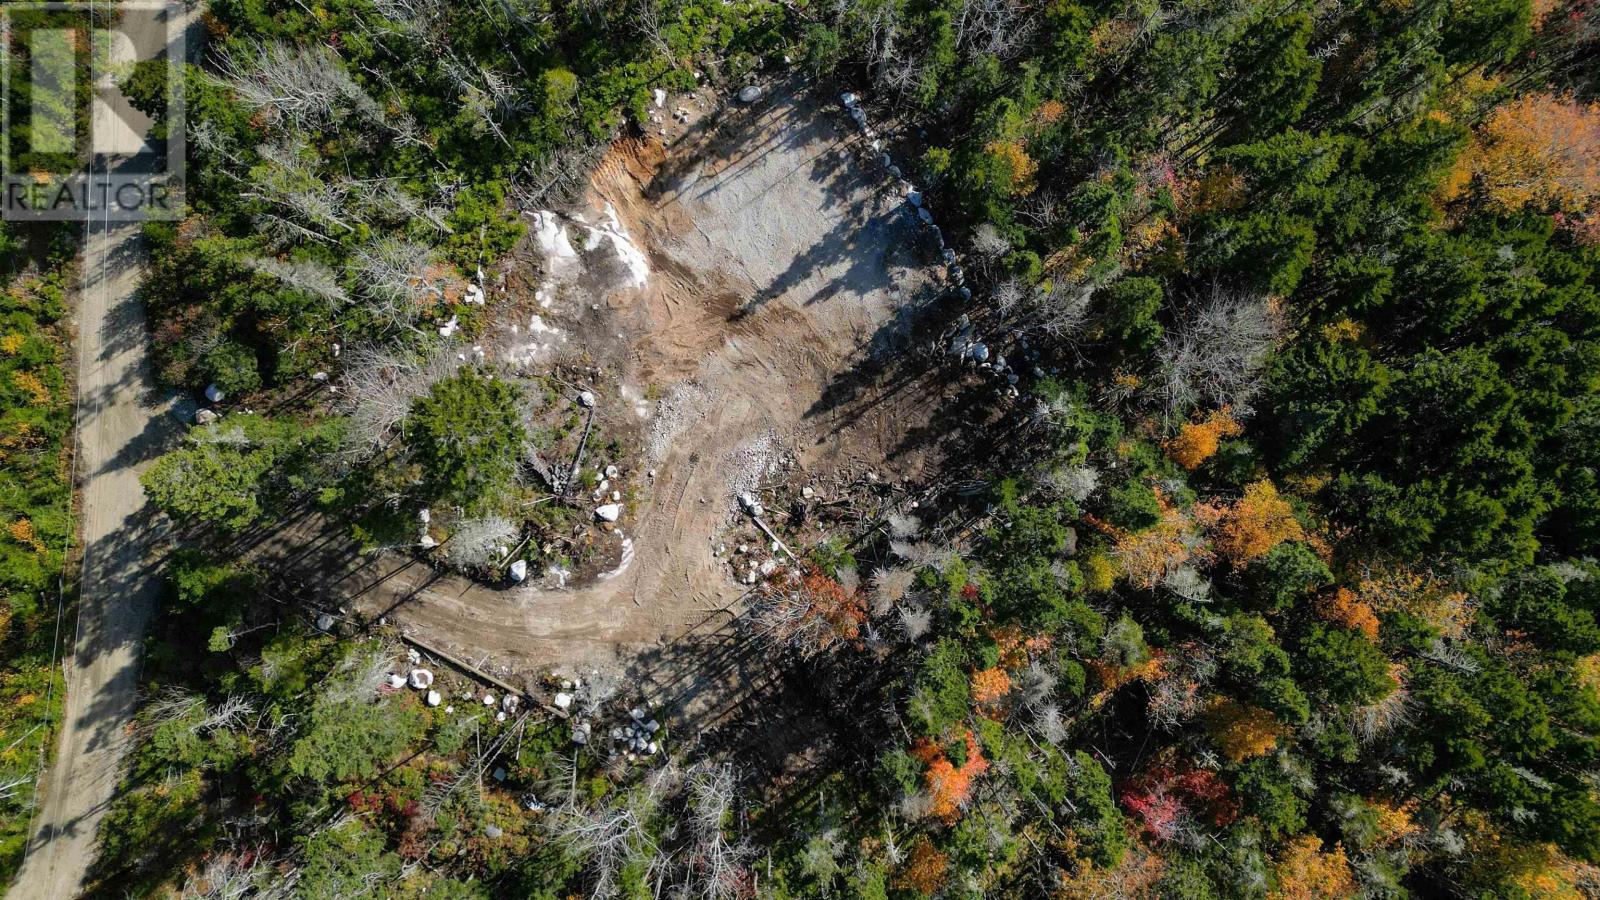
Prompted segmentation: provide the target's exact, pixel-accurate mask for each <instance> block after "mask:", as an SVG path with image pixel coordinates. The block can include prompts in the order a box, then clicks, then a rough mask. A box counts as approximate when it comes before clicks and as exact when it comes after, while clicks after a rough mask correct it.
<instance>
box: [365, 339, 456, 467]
mask: <svg viewBox="0 0 1600 900" xmlns="http://www.w3.org/2000/svg"><path fill="white" fill-rule="evenodd" d="M462 365H463V363H462V362H461V360H459V359H457V358H456V355H455V354H453V353H448V352H441V353H435V354H434V355H432V356H427V357H420V356H417V355H415V354H410V353H405V352H402V351H395V350H387V349H383V348H380V347H375V346H371V345H360V346H356V347H352V348H350V350H349V351H348V352H346V353H345V355H344V372H343V375H342V376H341V378H340V385H341V387H342V388H343V389H342V390H341V391H340V394H341V395H342V396H343V397H345V398H346V399H345V405H344V407H343V412H344V414H345V418H346V421H347V423H348V427H347V432H346V434H347V437H346V441H345V445H344V452H345V454H346V455H347V456H348V457H349V458H350V460H351V461H353V462H360V461H362V460H366V459H370V458H371V457H372V456H373V454H375V453H377V452H378V451H380V450H382V449H383V448H384V447H385V446H387V444H388V442H389V440H390V439H391V437H392V436H393V435H394V434H395V432H396V430H397V429H398V428H399V426H400V423H401V422H402V421H403V420H404V419H405V417H406V416H407V415H408V414H409V413H410V412H411V404H412V402H413V401H415V400H416V398H418V397H421V396H422V395H424V394H426V393H427V392H428V391H429V390H430V389H431V388H432V387H433V385H434V384H435V383H436V382H438V381H440V380H443V379H445V378H448V377H450V375H452V374H454V373H455V372H456V371H457V370H458V369H459V368H460V367H461V366H462Z"/></svg>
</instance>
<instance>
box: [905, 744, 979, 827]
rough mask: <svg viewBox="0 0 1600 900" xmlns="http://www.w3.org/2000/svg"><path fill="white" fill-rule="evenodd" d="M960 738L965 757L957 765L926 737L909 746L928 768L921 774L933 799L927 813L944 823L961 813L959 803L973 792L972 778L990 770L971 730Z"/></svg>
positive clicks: (961, 803) (963, 801)
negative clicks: (962, 741) (962, 742)
mask: <svg viewBox="0 0 1600 900" xmlns="http://www.w3.org/2000/svg"><path fill="white" fill-rule="evenodd" d="M962 739H963V740H964V741H965V742H966V752H967V758H966V759H965V760H964V761H963V762H962V763H961V765H960V767H957V766H956V764H955V763H953V762H951V761H950V758H949V757H948V756H946V755H945V752H944V750H943V749H942V748H940V746H939V745H938V744H937V743H935V742H933V741H931V740H929V739H927V738H923V739H922V740H920V741H918V742H917V743H916V746H914V747H912V748H911V755H912V756H915V757H916V758H917V759H919V760H922V762H923V763H924V764H925V765H927V767H928V769H927V771H926V772H925V773H923V777H924V778H925V779H926V781H927V783H928V794H929V796H930V797H931V798H932V801H933V803H932V806H931V807H930V808H929V812H930V813H932V814H933V815H935V816H938V817H939V818H941V819H944V820H945V821H946V822H953V821H955V819H956V817H957V816H958V815H960V813H961V807H962V805H963V804H965V803H966V802H967V797H968V796H970V795H971V793H972V780H973V779H974V778H977V777H978V776H979V775H982V774H983V773H984V772H987V771H989V761H988V760H987V759H984V758H983V749H982V748H981V747H979V746H978V741H977V739H976V738H974V737H973V736H972V732H971V731H967V732H965V733H964V734H963V735H962Z"/></svg>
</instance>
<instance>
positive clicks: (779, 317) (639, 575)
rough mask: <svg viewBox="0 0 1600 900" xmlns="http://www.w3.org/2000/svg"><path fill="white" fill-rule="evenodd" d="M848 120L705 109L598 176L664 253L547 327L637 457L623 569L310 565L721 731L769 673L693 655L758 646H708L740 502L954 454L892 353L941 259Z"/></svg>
mask: <svg viewBox="0 0 1600 900" xmlns="http://www.w3.org/2000/svg"><path fill="white" fill-rule="evenodd" d="M842 124H843V123H842V122H838V121H835V117H834V116H833V114H832V113H830V112H829V111H827V110H824V109H819V108H818V107H817V105H816V104H815V103H814V102H813V101H812V100H811V99H809V98H808V96H807V95H805V94H803V93H796V92H792V91H791V92H784V91H778V92H775V94H774V95H773V96H772V97H771V99H768V100H764V101H762V102H760V103H757V104H754V105H752V106H729V107H724V108H721V109H718V110H715V111H712V112H710V113H707V114H706V115H704V116H703V117H701V118H699V119H697V120H696V121H694V122H693V123H691V125H690V127H689V128H688V129H687V131H686V132H685V133H683V134H682V135H681V136H679V137H678V138H677V139H676V140H675V141H674V142H673V143H672V145H671V146H670V147H667V148H663V147H662V146H661V140H660V139H659V138H656V137H652V138H650V139H648V140H629V141H623V142H619V143H618V144H617V145H616V146H615V147H614V148H613V149H612V151H611V152H610V153H609V154H608V155H607V156H606V158H605V160H604V161H603V162H602V164H601V165H600V167H599V168H598V169H597V171H596V172H595V173H594V176H593V184H592V198H591V203H590V206H591V212H589V213H585V216H586V217H592V215H593V212H592V211H593V210H599V209H602V208H603V207H604V206H605V205H606V204H609V205H610V208H611V209H613V210H614V211H615V214H616V217H617V219H618V220H619V221H620V224H621V226H622V227H623V228H625V229H626V231H627V233H628V234H629V235H630V236H631V239H632V240H633V242H634V243H636V244H637V245H638V247H639V248H640V250H642V251H643V253H644V254H645V256H646V258H647V259H648V261H649V266H650V270H651V272H650V278H649V282H648V284H647V286H646V287H644V288H643V289H630V290H623V291H610V292H607V293H606V295H605V296H590V297H575V296H565V297H563V298H562V301H561V303H558V304H553V305H547V306H546V307H545V313H544V314H543V317H544V318H543V320H542V321H544V322H547V323H549V327H553V328H556V329H559V330H561V331H562V332H563V333H564V334H565V336H566V341H565V345H564V346H565V350H564V351H563V352H565V353H567V354H569V355H568V357H567V358H568V361H569V362H570V361H572V354H577V355H579V356H581V357H582V359H581V362H582V363H583V364H584V365H586V366H588V369H587V371H589V372H591V373H592V374H593V378H594V386H595V388H596V390H597V391H598V392H599V393H600V395H601V396H600V402H599V404H598V407H597V408H598V410H599V411H598V414H597V415H598V417H599V420H600V421H601V423H602V425H603V427H604V428H605V429H606V431H607V433H608V434H611V435H613V436H616V435H627V436H628V439H627V440H628V442H630V443H631V444H632V445H633V446H636V447H637V448H638V453H637V455H636V456H635V457H634V458H631V459H625V460H615V461H613V462H615V463H616V464H617V465H619V467H621V469H622V470H623V473H622V477H623V479H624V480H625V481H626V482H627V483H628V484H630V485H633V486H635V487H634V488H633V489H634V491H635V496H632V497H630V498H629V502H628V503H627V507H628V508H627V511H626V513H625V514H624V516H623V518H622V519H621V520H620V521H619V522H618V523H617V528H618V529H619V530H620V532H621V534H622V535H624V536H626V538H627V539H628V540H629V541H631V545H630V546H629V548H628V549H627V551H626V552H623V553H621V554H617V555H614V556H612V557H608V560H614V561H615V562H616V563H618V564H620V567H619V568H617V569H615V570H613V571H610V572H606V573H602V574H601V575H600V576H597V577H588V578H581V579H574V580H573V581H571V582H569V583H568V584H567V585H566V586H565V587H561V588H556V587H553V586H551V585H550V584H548V583H546V584H540V585H537V586H533V585H531V584H530V585H529V586H524V587H519V588H515V589H496V588H492V587H487V586H483V585H478V584H474V583H472V582H470V581H468V580H466V579H461V578H457V577H454V576H448V575H443V574H441V573H439V572H436V571H434V570H432V569H430V568H428V567H426V566H424V565H422V564H420V563H417V562H415V561H413V560H409V559H405V558H401V557H398V556H381V557H377V558H372V557H355V556H353V555H352V554H349V553H348V552H345V551H343V550H340V551H337V552H334V551H318V550H315V549H314V547H315V546H316V545H313V548H307V547H305V546H297V547H296V548H295V550H294V551H290V552H293V553H294V554H295V555H298V556H301V557H303V558H304V561H303V562H300V563H297V564H296V565H298V566H301V567H302V569H301V570H303V567H305V566H307V565H311V566H319V565H320V566H323V567H325V568H336V569H339V570H342V571H336V572H333V573H330V574H331V575H332V577H333V578H335V579H337V581H336V583H335V587H334V588H332V591H333V592H334V593H335V595H336V596H337V597H339V598H341V599H342V601H343V602H345V603H346V604H353V605H355V606H356V607H358V608H359V609H360V611H362V612H363V613H366V614H368V615H371V616H380V615H382V616H386V617H387V618H388V619H389V620H390V621H391V622H398V623H399V624H400V625H401V627H403V628H404V629H405V630H407V631H408V632H413V633H415V634H417V635H418V636H420V637H422V638H424V639H425V640H427V641H429V642H431V643H435V644H439V645H442V646H444V647H446V648H448V649H450V650H451V651H453V652H456V653H458V654H459V655H461V656H462V657H464V658H467V659H470V660H474V661H478V660H483V661H485V663H486V664H487V665H488V666H490V667H492V668H495V669H497V670H499V671H502V672H505V673H507V674H509V675H512V676H513V677H516V676H522V677H530V678H531V676H533V675H535V674H536V673H538V672H541V671H546V670H549V669H552V668H554V669H569V670H574V671H576V670H579V669H581V668H583V667H585V666H587V665H590V664H593V663H600V662H603V661H609V660H611V659H612V658H613V657H616V656H620V657H622V660H621V662H622V663H623V664H630V663H631V664H632V665H633V667H634V668H635V670H636V672H638V674H639V677H640V678H642V679H646V680H648V681H650V682H653V684H654V688H653V691H652V692H653V693H655V694H658V695H659V696H657V697H655V698H654V699H655V700H656V701H657V702H658V703H660V704H662V705H665V706H668V707H672V706H677V707H678V712H680V713H690V714H693V715H694V718H696V719H697V720H699V724H700V725H702V726H704V725H707V724H709V723H710V722H711V721H712V720H715V719H716V718H719V717H720V716H721V715H722V714H725V713H727V712H728V711H729V710H730V709H732V708H733V707H734V706H736V705H737V704H738V702H739V697H740V695H742V694H743V693H744V692H746V691H747V690H748V689H749V685H750V681H749V678H748V673H747V671H746V670H745V669H744V668H743V667H742V666H734V667H732V668H719V667H718V666H717V665H715V664H712V663H710V662H709V661H708V659H706V658H704V657H705V656H706V654H702V653H691V652H673V651H674V650H676V651H684V650H685V648H687V647H689V646H690V645H693V646H715V647H716V648H717V650H716V652H715V654H712V655H713V656H715V657H716V658H720V659H728V658H732V657H737V656H742V655H743V654H744V653H745V652H746V651H748V650H749V648H747V647H742V646H740V645H739V641H738V639H737V638H736V637H733V636H731V635H729V634H728V633H727V632H726V631H723V632H722V634H721V636H720V637H719V638H716V639H712V638H711V635H713V634H716V633H718V631H719V630H720V629H724V626H726V624H727V622H728V619H729V618H730V615H731V613H732V612H733V611H734V610H736V609H737V605H738V602H739V600H740V598H741V596H742V595H743V592H744V591H745V590H746V588H745V587H744V586H743V585H742V584H740V583H738V581H736V580H735V578H734V577H733V574H732V572H731V571H730V568H729V565H728V562H727V558H726V557H719V556H717V555H716V553H715V551H716V550H717V548H718V546H719V544H724V545H725V544H726V542H727V541H729V540H730V538H734V539H736V538H737V536H738V535H739V534H740V533H741V532H740V530H739V526H741V525H742V524H743V523H742V522H740V521H738V519H739V517H738V516H737V510H736V506H735V503H734V495H735V493H736V492H737V491H739V490H745V489H750V488H752V487H761V486H767V487H770V486H771V485H772V483H773V482H774V481H775V480H789V481H792V482H796V483H798V482H801V481H804V482H807V483H818V484H822V483H846V482H849V481H853V480H859V477H860V476H861V475H862V474H863V473H867V472H870V473H871V476H872V478H873V480H874V481H875V482H877V483H882V484H890V483H906V484H911V483H915V482H916V480H917V479H918V478H919V477H920V476H921V474H922V473H923V472H924V471H925V470H926V469H927V467H928V466H930V465H931V464H932V463H934V462H936V460H934V459H932V458H931V457H932V456H933V455H935V454H936V453H937V452H938V450H937V447H938V443H937V441H935V440H907V438H906V436H907V435H923V436H927V435H929V434H930V433H931V432H932V431H933V430H934V423H933V414H934V411H935V409H936V408H937V407H938V406H939V401H940V400H941V399H942V398H943V396H944V393H945V390H946V389H945V387H944V386H943V385H942V384H941V383H940V381H939V380H938V379H937V378H936V377H934V376H931V375H929V376H922V375H916V374H906V373H905V372H902V371H900V369H899V368H898V367H897V366H896V365H894V363H895V361H896V360H900V359H903V358H904V353H905V352H906V350H907V348H908V347H909V343H910V336H911V324H912V323H913V321H914V320H915V318H916V311H917V310H919V309H921V308H922V307H923V306H925V305H926V304H928V303H930V302H931V299H932V297H933V296H934V294H935V292H936V286H935V285H934V284H932V283H931V282H930V275H929V270H928V262H929V259H928V258H927V256H926V251H925V249H924V248H922V247H921V246H920V238H919V236H918V233H917V228H916V225H915V223H914V221H913V219H912V217H911V216H910V215H908V214H907V212H906V208H905V207H904V205H903V203H902V202H901V198H900V197H898V196H897V195H894V194H892V193H890V192H889V191H888V190H887V185H886V184H885V183H884V182H883V181H882V176H881V174H880V173H879V172H877V170H876V169H875V168H874V167H871V166H864V165H862V164H861V163H860V162H858V159H857V157H856V154H855V149H854V148H853V147H852V142H853V141H854V140H855V138H854V137H853V135H852V134H851V133H850V132H848V131H847V130H846V129H845V128H844V127H842ZM587 220H588V221H593V219H592V218H587ZM527 252H528V251H527V249H526V248H523V250H522V251H520V253H522V254H523V255H524V256H526V254H527ZM515 268H517V269H518V270H519V271H518V276H519V277H514V278H512V279H509V280H508V282H507V284H508V297H509V299H511V300H513V302H514V303H515V306H513V307H510V308H514V309H516V310H517V312H516V313H515V315H517V316H518V317H519V319H518V321H519V322H521V321H522V320H523V319H525V318H526V317H527V316H529V315H537V314H539V313H537V312H533V311H534V310H537V309H539V308H540V304H539V303H538V302H537V301H536V300H535V298H533V297H531V296H528V293H529V292H530V291H537V290H540V289H541V288H540V284H539V281H540V280H539V279H538V278H537V277H526V276H525V273H524V272H523V271H521V270H523V269H524V266H523V264H522V263H520V262H519V263H518V264H517V265H516V266H515ZM546 299H548V298H546ZM552 306H554V307H559V308H560V310H561V311H556V310H552V308H551V307H552ZM906 368H910V367H906ZM918 368H919V369H920V368H921V367H920V366H919V367H918ZM646 469H649V470H653V471H654V473H655V474H654V477H645V474H644V472H645V470H646ZM339 544H340V542H338V541H328V542H326V544H325V546H336V545H339ZM619 546H620V545H619ZM608 564H610V563H608ZM691 634H698V635H699V637H698V638H691V639H689V640H687V641H684V640H683V639H684V638H686V637H687V636H689V635H691ZM675 642H676V644H677V646H675V647H674V646H673V645H674V643H675ZM652 646H655V647H657V650H655V651H652V652H651V653H647V654H645V656H643V657H640V656H637V654H639V653H640V651H643V650H645V649H646V648H650V647H652ZM652 660H654V661H655V662H656V663H659V665H656V664H653V663H652V662H651V661H652ZM689 732H690V733H691V734H692V733H694V729H689ZM683 733H684V732H683V731H681V730H680V731H679V734H680V736H681V735H682V734H683Z"/></svg>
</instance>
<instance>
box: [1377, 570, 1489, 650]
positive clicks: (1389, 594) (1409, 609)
mask: <svg viewBox="0 0 1600 900" xmlns="http://www.w3.org/2000/svg"><path fill="white" fill-rule="evenodd" d="M1356 595H1357V596H1358V597H1359V598H1360V599H1361V601H1362V602H1363V603H1366V604H1367V605H1368V606H1370V607H1372V608H1373V609H1374V610H1376V611H1377V612H1380V613H1385V612H1394V611H1401V612H1406V613H1409V614H1410V615H1413V616H1416V617H1417V618H1419V619H1422V620H1423V621H1425V622H1427V623H1429V624H1430V625H1433V626H1434V627H1436V628H1438V629H1439V630H1440V631H1442V632H1443V633H1444V635H1445V636H1446V637H1449V638H1459V637H1461V636H1462V635H1463V634H1465V633H1466V631H1467V627H1468V626H1469V625H1471V624H1472V619H1473V603H1472V598H1471V597H1470V596H1469V595H1468V594H1467V593H1466V592H1465V591H1461V590H1457V589H1456V588H1455V586H1454V585H1452V584H1451V583H1450V582H1447V581H1445V580H1444V579H1441V578H1438V577H1436V576H1434V575H1433V574H1432V573H1429V572H1416V571H1412V570H1410V569H1390V570H1387V571H1373V572H1369V573H1368V574H1367V576H1366V577H1365V578H1363V579H1361V581H1360V582H1359V583H1357V585H1356Z"/></svg>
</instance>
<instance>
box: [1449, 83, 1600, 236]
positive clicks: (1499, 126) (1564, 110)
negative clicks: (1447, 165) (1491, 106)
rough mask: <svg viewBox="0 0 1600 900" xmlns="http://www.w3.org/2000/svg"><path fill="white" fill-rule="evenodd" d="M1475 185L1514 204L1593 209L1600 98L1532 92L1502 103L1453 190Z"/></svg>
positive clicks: (1598, 180) (1512, 207) (1599, 174)
mask: <svg viewBox="0 0 1600 900" xmlns="http://www.w3.org/2000/svg"><path fill="white" fill-rule="evenodd" d="M1469 184H1472V185H1476V186H1477V187H1478V188H1479V189H1480V190H1482V191H1483V193H1484V196H1485V197H1486V198H1487V199H1488V200H1489V202H1490V203H1492V204H1494V205H1495V206H1498V207H1500V208H1502V209H1504V210H1507V211H1516V210H1519V209H1521V208H1523V207H1525V206H1535V207H1539V208H1544V209H1560V210H1565V211H1568V212H1575V213H1583V214H1593V213H1594V212H1595V203H1596V202H1597V201H1600V104H1594V103H1579V102H1577V101H1575V100H1572V99H1570V98H1566V97H1558V96H1555V95H1553V94H1526V95H1524V96H1521V97H1518V98H1517V99H1515V100H1512V101H1511V102H1509V103H1506V104H1504V105H1503V106H1501V107H1499V108H1498V109H1496V110H1495V111H1494V112H1493V113H1491V114H1490V116H1489V119H1488V121H1486V122H1484V124H1483V128H1482V129H1480V130H1479V132H1478V134H1477V135H1476V137H1475V140H1474V141H1473V142H1472V144H1471V145H1470V146H1469V147H1468V148H1467V150H1466V151H1465V152H1464V153H1462V154H1461V157H1460V158H1459V159H1458V160H1457V162H1456V169H1455V171H1454V172H1453V173H1452V177H1451V179H1450V181H1449V182H1448V183H1447V185H1446V192H1447V194H1450V193H1460V192H1461V191H1463V190H1464V189H1465V188H1466V187H1467V186H1468V185H1469Z"/></svg>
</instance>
